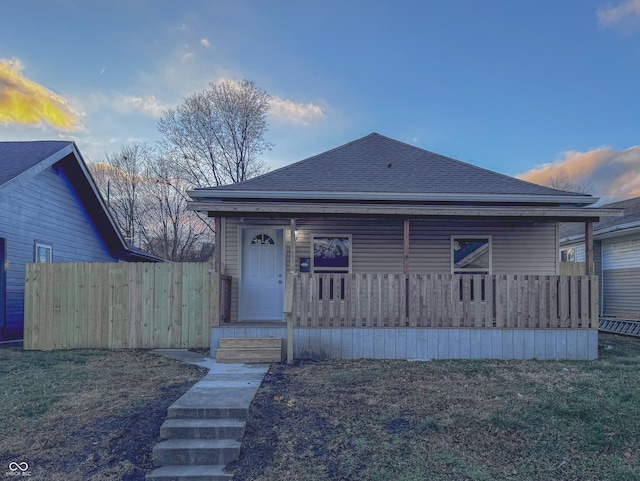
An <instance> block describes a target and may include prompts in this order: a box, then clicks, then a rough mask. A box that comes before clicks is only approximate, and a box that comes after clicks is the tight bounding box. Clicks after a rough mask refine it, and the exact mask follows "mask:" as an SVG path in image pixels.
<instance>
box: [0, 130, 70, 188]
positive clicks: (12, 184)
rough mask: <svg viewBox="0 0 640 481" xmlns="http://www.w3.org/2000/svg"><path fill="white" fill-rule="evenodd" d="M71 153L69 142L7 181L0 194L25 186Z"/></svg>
mask: <svg viewBox="0 0 640 481" xmlns="http://www.w3.org/2000/svg"><path fill="white" fill-rule="evenodd" d="M72 152H74V144H73V142H69V144H67V145H65V146H64V147H63V148H61V149H60V150H57V151H55V152H54V153H53V154H51V155H50V156H49V157H46V158H44V159H42V160H41V161H40V162H38V163H37V164H36V165H34V166H32V167H30V168H29V169H27V170H25V171H24V172H21V173H20V174H18V175H16V176H15V177H14V178H12V179H11V180H9V181H8V182H5V183H4V184H3V185H1V186H0V194H2V195H6V194H8V193H9V192H11V191H12V190H13V189H15V188H16V187H19V186H21V185H24V184H26V183H27V182H28V181H29V179H31V178H32V177H34V176H36V175H38V174H39V173H40V172H42V171H44V170H46V169H48V168H49V167H51V166H52V165H54V164H55V163H56V162H59V161H61V160H62V159H64V158H65V157H66V156H67V155H69V154H71V153H72Z"/></svg>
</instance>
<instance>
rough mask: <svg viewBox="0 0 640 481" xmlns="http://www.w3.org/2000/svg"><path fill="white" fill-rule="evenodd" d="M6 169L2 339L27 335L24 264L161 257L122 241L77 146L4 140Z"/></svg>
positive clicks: (0, 243)
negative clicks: (24, 321) (25, 333)
mask: <svg viewBox="0 0 640 481" xmlns="http://www.w3.org/2000/svg"><path fill="white" fill-rule="evenodd" d="M0 166H1V167H2V168H1V169H0V265H1V266H2V267H3V268H2V270H1V271H0V340H8V339H20V338H22V332H23V314H24V289H25V264H28V263H32V262H113V261H119V260H120V261H127V262H145V261H146V262H148V261H158V260H159V259H157V258H155V257H152V256H150V255H148V254H146V253H144V252H141V251H138V250H135V249H133V248H131V247H130V246H129V244H128V243H127V242H126V241H125V239H124V238H123V237H122V235H121V233H120V231H119V230H118V228H117V227H116V224H115V223H114V220H113V218H112V217H111V215H110V214H109V212H108V211H107V208H106V205H105V203H104V200H103V199H102V197H101V196H100V194H99V192H98V189H97V187H96V185H95V183H94V181H93V179H92V177H91V175H90V174H89V171H88V169H87V166H86V165H85V162H84V160H83V159H82V156H81V155H80V152H79V151H78V148H77V147H76V145H75V144H74V143H73V142H69V141H39V142H0Z"/></svg>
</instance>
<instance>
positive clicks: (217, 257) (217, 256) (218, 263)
mask: <svg viewBox="0 0 640 481" xmlns="http://www.w3.org/2000/svg"><path fill="white" fill-rule="evenodd" d="M213 224H214V227H213V228H214V230H215V236H216V237H215V239H216V245H215V249H214V250H213V270H214V272H217V273H220V271H221V269H222V222H221V220H220V217H215V218H214V219H213Z"/></svg>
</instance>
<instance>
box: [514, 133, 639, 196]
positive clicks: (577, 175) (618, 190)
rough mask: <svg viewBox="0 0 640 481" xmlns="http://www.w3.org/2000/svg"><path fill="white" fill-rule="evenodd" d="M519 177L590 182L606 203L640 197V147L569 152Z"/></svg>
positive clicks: (537, 181) (541, 182) (591, 190)
mask: <svg viewBox="0 0 640 481" xmlns="http://www.w3.org/2000/svg"><path fill="white" fill-rule="evenodd" d="M518 177H519V178H520V179H523V180H527V181H529V182H534V183H536V184H546V183H547V182H549V179H552V178H556V179H559V178H566V179H568V180H570V181H572V182H574V183H576V184H588V185H589V186H591V189H590V193H592V194H594V195H596V196H598V197H601V198H602V201H605V202H609V201H611V202H613V201H617V200H623V199H625V198H628V197H637V196H640V146H637V145H636V146H634V147H630V148H628V149H626V150H614V149H612V148H610V147H600V148H599V149H595V150H590V151H588V152H574V151H571V152H565V153H564V154H563V158H561V159H560V160H557V161H556V162H552V163H548V164H544V165H542V166H540V167H536V168H535V169H531V170H529V171H527V172H524V173H522V174H520V175H518Z"/></svg>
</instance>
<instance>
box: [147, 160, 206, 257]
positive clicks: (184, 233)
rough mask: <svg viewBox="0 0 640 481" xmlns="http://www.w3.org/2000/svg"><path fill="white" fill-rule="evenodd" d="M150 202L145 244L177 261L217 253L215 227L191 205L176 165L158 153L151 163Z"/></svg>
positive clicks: (149, 166) (163, 255)
mask: <svg viewBox="0 0 640 481" xmlns="http://www.w3.org/2000/svg"><path fill="white" fill-rule="evenodd" d="M147 178H148V179H149V181H148V183H147V184H146V188H145V196H146V199H147V201H148V203H149V211H148V214H149V215H148V216H147V221H146V222H145V225H144V232H143V238H144V244H143V246H144V248H145V249H146V250H147V251H148V252H150V253H152V254H154V255H156V256H158V257H162V258H163V259H167V260H170V261H174V262H188V261H192V262H203V261H206V260H208V259H209V258H210V257H211V255H212V254H213V235H212V234H213V229H212V226H211V225H209V223H208V221H207V220H204V219H201V218H200V217H198V216H197V215H196V213H195V212H193V211H190V210H188V208H187V200H188V196H187V193H186V192H187V190H188V185H187V184H186V183H185V182H184V181H181V180H179V179H177V178H176V165H175V163H174V162H172V161H171V160H170V159H167V158H165V157H162V156H160V155H156V156H154V157H153V158H152V160H151V161H150V162H149V164H148V166H147Z"/></svg>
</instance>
